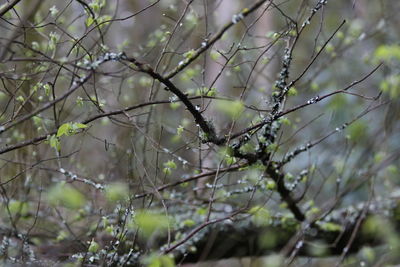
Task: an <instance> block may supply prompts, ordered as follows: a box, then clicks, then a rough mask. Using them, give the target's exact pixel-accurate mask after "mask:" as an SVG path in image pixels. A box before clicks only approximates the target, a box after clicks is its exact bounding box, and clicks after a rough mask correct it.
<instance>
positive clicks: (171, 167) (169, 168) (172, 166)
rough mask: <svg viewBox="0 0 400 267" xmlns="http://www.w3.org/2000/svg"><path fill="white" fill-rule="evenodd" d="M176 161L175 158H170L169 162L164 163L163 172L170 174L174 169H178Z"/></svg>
mask: <svg viewBox="0 0 400 267" xmlns="http://www.w3.org/2000/svg"><path fill="white" fill-rule="evenodd" d="M176 167H177V166H176V163H175V161H173V160H168V161H167V162H165V163H164V169H163V172H164V173H165V174H167V175H170V174H171V172H172V170H174V169H176Z"/></svg>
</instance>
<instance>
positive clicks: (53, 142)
mask: <svg viewBox="0 0 400 267" xmlns="http://www.w3.org/2000/svg"><path fill="white" fill-rule="evenodd" d="M46 142H47V143H48V144H49V145H50V147H52V148H54V149H55V150H57V151H60V150H61V143H60V138H58V137H57V136H56V135H55V134H53V135H49V136H47V140H46Z"/></svg>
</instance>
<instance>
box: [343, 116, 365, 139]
mask: <svg viewBox="0 0 400 267" xmlns="http://www.w3.org/2000/svg"><path fill="white" fill-rule="evenodd" d="M367 130H368V125H367V124H366V123H365V122H364V121H361V120H358V121H356V122H354V123H352V124H351V125H350V126H349V127H348V128H347V132H348V134H349V138H350V140H352V141H361V140H363V139H364V138H365V137H366V135H367Z"/></svg>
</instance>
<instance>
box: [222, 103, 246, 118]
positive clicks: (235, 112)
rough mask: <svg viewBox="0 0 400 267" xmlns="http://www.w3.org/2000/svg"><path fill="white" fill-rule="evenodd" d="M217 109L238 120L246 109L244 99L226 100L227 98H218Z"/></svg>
mask: <svg viewBox="0 0 400 267" xmlns="http://www.w3.org/2000/svg"><path fill="white" fill-rule="evenodd" d="M216 107H217V109H218V110H219V111H221V112H222V113H224V114H225V115H227V116H229V117H230V118H231V119H233V120H237V119H238V118H239V117H240V116H241V115H242V113H243V111H244V108H245V107H244V104H243V102H242V101H239V100H237V101H226V100H218V101H217V106H216Z"/></svg>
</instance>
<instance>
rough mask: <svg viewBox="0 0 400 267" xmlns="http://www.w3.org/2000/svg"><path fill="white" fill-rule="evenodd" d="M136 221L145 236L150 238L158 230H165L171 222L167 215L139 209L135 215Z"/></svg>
mask: <svg viewBox="0 0 400 267" xmlns="http://www.w3.org/2000/svg"><path fill="white" fill-rule="evenodd" d="M135 222H136V224H137V225H138V227H139V229H140V231H141V233H142V234H143V236H144V237H145V238H149V237H150V236H151V235H153V234H154V233H155V232H156V231H157V232H161V233H162V232H165V231H166V230H167V228H168V224H169V220H168V217H167V216H165V215H163V214H158V213H150V212H147V211H139V212H138V213H137V214H136V216H135Z"/></svg>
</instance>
